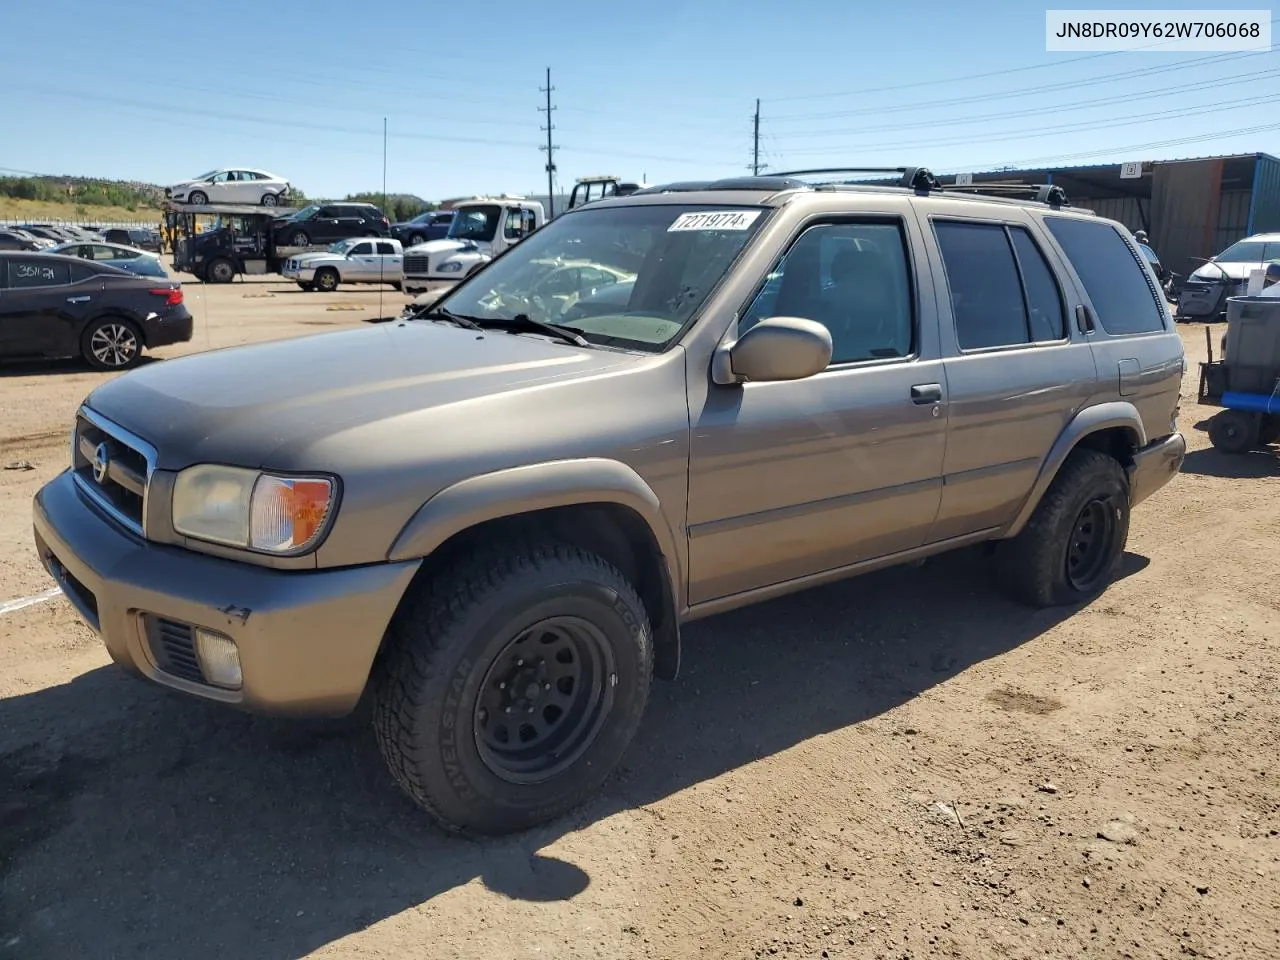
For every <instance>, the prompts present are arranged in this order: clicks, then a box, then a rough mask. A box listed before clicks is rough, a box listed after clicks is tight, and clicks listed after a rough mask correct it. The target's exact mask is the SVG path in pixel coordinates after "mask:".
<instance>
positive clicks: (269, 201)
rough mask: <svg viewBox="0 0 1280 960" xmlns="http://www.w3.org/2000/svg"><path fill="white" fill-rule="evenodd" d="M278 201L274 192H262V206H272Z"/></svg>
mask: <svg viewBox="0 0 1280 960" xmlns="http://www.w3.org/2000/svg"><path fill="white" fill-rule="evenodd" d="M278 202H279V201H278V200H277V199H276V195H275V194H274V193H264V194H263V195H262V205H263V206H264V207H274V206H275V205H276V204H277V203H278Z"/></svg>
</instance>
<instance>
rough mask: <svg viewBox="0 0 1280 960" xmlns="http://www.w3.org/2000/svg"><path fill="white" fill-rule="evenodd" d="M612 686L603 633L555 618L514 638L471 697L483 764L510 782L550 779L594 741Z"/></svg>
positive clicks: (582, 623)
mask: <svg viewBox="0 0 1280 960" xmlns="http://www.w3.org/2000/svg"><path fill="white" fill-rule="evenodd" d="M616 681H617V675H616V672H615V667H614V661H613V653H612V650H611V648H610V646H609V643H608V641H607V640H606V639H605V637H604V634H603V633H601V632H600V630H599V629H598V628H597V627H595V626H594V625H593V624H591V623H588V622H587V621H585V620H582V619H580V618H578V617H553V618H550V619H547V620H543V621H541V622H539V623H537V624H534V625H533V626H532V627H530V628H529V629H527V630H525V631H523V632H522V633H520V634H519V635H518V636H516V637H515V638H514V639H513V640H512V641H511V642H510V643H508V644H507V645H506V647H504V648H503V650H502V652H501V653H499V654H498V656H497V657H496V658H495V659H494V661H493V664H492V665H491V666H490V667H489V670H488V672H487V673H486V674H485V678H484V681H483V683H482V684H481V686H480V693H479V696H478V697H477V698H476V706H475V714H474V721H473V725H474V729H475V741H476V748H477V749H478V751H479V753H480V759H481V760H482V761H483V762H484V764H485V766H487V767H488V768H489V769H490V770H491V771H492V772H493V773H494V774H496V775H497V776H498V777H501V778H502V779H503V780H506V781H508V782H510V783H535V782H539V781H543V780H549V779H551V778H552V777H555V776H556V775H558V774H560V773H562V772H563V771H565V770H567V769H568V768H569V767H571V766H572V765H573V764H574V763H576V762H577V761H578V760H579V759H580V758H581V757H582V755H583V753H585V752H586V750H587V748H588V747H590V746H591V744H592V743H593V742H594V741H595V738H596V736H597V735H598V734H599V732H600V728H601V726H602V725H603V723H604V720H605V717H606V716H607V715H608V713H609V709H610V708H611V707H612V705H613V686H614V684H615V683H616Z"/></svg>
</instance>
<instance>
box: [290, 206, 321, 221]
mask: <svg viewBox="0 0 1280 960" xmlns="http://www.w3.org/2000/svg"><path fill="white" fill-rule="evenodd" d="M319 209H320V208H319V207H318V206H316V205H315V204H314V203H313V204H311V206H309V207H303V208H302V209H301V210H299V211H298V212H297V213H295V214H294V215H293V216H291V217H290V218H289V219H290V220H306V219H307V218H308V217H312V216H314V215H315V212H316V211H317V210H319Z"/></svg>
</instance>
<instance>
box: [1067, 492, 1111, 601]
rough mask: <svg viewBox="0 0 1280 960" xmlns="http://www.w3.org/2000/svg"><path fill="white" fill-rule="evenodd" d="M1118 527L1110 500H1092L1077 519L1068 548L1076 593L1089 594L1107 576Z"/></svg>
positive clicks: (1068, 574)
mask: <svg viewBox="0 0 1280 960" xmlns="http://www.w3.org/2000/svg"><path fill="white" fill-rule="evenodd" d="M1118 526H1119V523H1118V520H1117V510H1116V507H1115V505H1114V504H1113V503H1112V502H1111V498H1110V497H1098V498H1097V499H1094V500H1090V501H1089V502H1088V503H1086V504H1085V505H1084V509H1083V510H1081V511H1080V514H1079V516H1077V517H1076V522H1075V526H1073V527H1072V529H1071V541H1070V542H1069V543H1068V545H1067V581H1068V582H1069V583H1070V584H1071V586H1073V587H1075V589H1076V590H1079V591H1080V592H1082V593H1087V592H1089V591H1090V590H1093V589H1094V588H1095V587H1096V586H1097V585H1098V582H1099V581H1100V580H1101V579H1102V578H1103V577H1104V576H1105V575H1106V572H1107V569H1108V567H1109V566H1110V562H1111V559H1112V552H1113V550H1114V548H1115V539H1116V530H1117V528H1118Z"/></svg>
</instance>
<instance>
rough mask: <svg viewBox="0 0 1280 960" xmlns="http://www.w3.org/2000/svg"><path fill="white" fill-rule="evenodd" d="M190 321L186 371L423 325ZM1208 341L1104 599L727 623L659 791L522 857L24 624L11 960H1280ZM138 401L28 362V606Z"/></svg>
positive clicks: (350, 296)
mask: <svg viewBox="0 0 1280 960" xmlns="http://www.w3.org/2000/svg"><path fill="white" fill-rule="evenodd" d="M187 297H188V302H189V303H190V304H191V308H192V312H193V313H194V314H195V316H196V320H197V326H196V337H195V340H194V341H193V342H192V343H191V344H189V345H187V346H186V347H183V348H171V349H167V350H162V351H160V352H159V356H160V357H172V356H176V355H179V354H181V353H184V352H190V351H194V350H204V349H209V348H214V347H222V346H227V345H231V344H235V343H243V342H249V341H256V340H268V339H277V338H282V337H295V336H305V335H311V334H317V333H322V332H324V331H325V330H326V329H330V328H337V327H350V326H358V325H360V324H361V323H362V322H365V321H368V320H371V319H374V318H376V317H378V316H379V315H382V316H392V315H394V314H395V313H397V312H398V311H399V309H400V308H401V306H402V304H403V303H404V302H405V298H404V296H403V295H401V294H397V293H395V292H394V291H392V290H391V289H390V288H386V289H385V290H384V291H383V293H382V298H383V303H382V307H381V309H379V303H378V301H379V293H378V290H377V288H370V289H367V290H359V291H351V290H347V289H344V290H341V291H339V292H337V293H335V294H332V295H322V294H304V293H302V292H301V291H298V290H297V288H296V287H291V286H288V285H284V284H279V283H264V282H254V283H243V284H234V285H231V286H226V287H203V288H202V287H201V286H200V285H199V284H196V283H189V284H188V285H187ZM1220 333H1221V331H1220V329H1215V330H1214V334H1213V336H1214V340H1215V342H1216V340H1217V339H1218V337H1219V335H1220ZM1183 336H1184V339H1185V341H1186V343H1187V347H1188V353H1189V355H1190V359H1191V360H1192V361H1193V362H1192V364H1191V368H1192V369H1191V372H1190V373H1189V374H1188V376H1187V380H1186V383H1185V384H1184V386H1183V408H1182V418H1181V421H1182V427H1183V430H1184V431H1185V432H1186V433H1187V435H1188V437H1189V442H1190V445H1191V450H1192V452H1191V453H1190V454H1189V456H1188V458H1187V462H1186V466H1185V468H1184V471H1183V474H1182V475H1181V476H1180V477H1179V478H1177V479H1176V480H1175V481H1174V482H1173V483H1171V484H1170V485H1169V486H1168V487H1166V488H1165V489H1164V490H1163V491H1161V492H1160V493H1159V494H1157V495H1156V496H1155V497H1154V498H1152V499H1151V500H1150V501H1148V502H1147V503H1145V504H1144V505H1142V507H1141V508H1140V509H1139V510H1138V511H1137V512H1136V513H1135V515H1134V521H1133V529H1132V533H1131V537H1130V541H1129V554H1128V556H1127V557H1126V558H1125V565H1124V571H1123V576H1122V578H1121V579H1120V580H1119V581H1118V582H1117V583H1116V584H1115V585H1114V586H1113V587H1112V588H1111V589H1110V590H1108V592H1107V593H1106V594H1105V595H1104V596H1103V597H1102V598H1101V599H1100V600H1098V601H1097V602H1096V603H1094V604H1092V605H1091V606H1089V607H1088V608H1086V609H1082V610H1075V611H1072V610H1063V611H1056V612H1035V611H1028V610H1027V609H1024V608H1022V607H1019V606H1016V605H1014V604H1012V603H1009V602H1007V601H1006V600H1004V599H1003V598H1002V596H1001V595H1000V593H999V592H998V591H997V590H996V589H994V587H993V584H992V583H991V581H990V573H989V570H988V568H987V566H986V564H984V563H982V562H981V561H979V560H977V559H976V555H975V554H972V553H967V554H960V555H954V556H949V557H944V558H941V559H939V560H936V561H932V562H930V563H928V564H927V565H925V566H924V567H923V568H919V569H906V570H893V571H886V572H882V573H878V574H873V575H870V576H867V577H865V578H862V579H860V580H855V581H852V582H849V583H845V584H840V585H835V586H832V587H827V588H823V589H820V590H816V591H812V592H809V593H805V594H801V595H798V596H793V597H790V598H786V599H783V600H779V601H775V602H773V603H770V604H767V605H765V606H763V607H760V608H756V609H754V610H749V611H743V612H740V613H736V614H730V615H727V616H724V617H719V618H716V619H713V620H709V621H704V622H700V623H698V624H696V625H694V626H693V627H691V628H690V629H689V631H688V633H687V645H686V666H685V669H684V672H683V674H682V677H681V679H680V680H679V681H678V682H676V683H673V684H659V685H658V686H657V687H656V688H655V695H654V698H653V701H652V704H651V707H650V711H649V714H648V717H647V720H646V722H645V724H644V726H643V728H642V731H641V734H640V736H639V738H638V740H637V742H636V744H635V746H634V748H633V749H632V751H631V753H630V754H629V756H628V758H627V760H626V762H625V769H624V770H622V771H621V772H620V774H619V775H618V776H617V777H616V778H615V779H614V780H613V781H612V782H611V784H610V785H609V786H608V787H607V788H606V789H605V791H604V792H603V793H602V794H601V795H600V796H599V797H598V798H597V799H596V800H595V801H593V802H592V803H591V804H590V805H588V806H587V807H586V808H584V809H583V810H581V811H579V812H578V813H577V814H575V815H573V816H572V817H570V818H569V819H568V820H566V821H563V822H560V823H557V824H555V825H554V826H552V827H548V828H545V829H542V830H539V831H536V832H533V833H531V834H528V835H523V836H520V837H515V838H510V839H505V840H501V841H492V842H485V843H472V842H466V841H461V840H456V839H452V838H447V837H445V836H443V835H441V834H439V833H437V832H436V831H435V830H434V829H433V828H432V827H430V826H429V825H428V824H427V822H426V820H425V819H424V818H423V817H421V816H419V815H418V814H417V813H416V812H415V811H414V810H413V809H412V808H411V807H410V805H409V804H408V802H407V801H406V800H404V799H402V798H401V796H400V794H399V793H398V792H397V790H396V789H395V788H394V786H393V785H392V784H391V782H390V779H389V777H388V776H387V775H386V774H385V773H384V771H383V769H382V767H381V764H380V761H379V759H378V757H377V755H376V751H375V749H374V747H373V743H372V738H371V735H370V734H369V732H368V731H367V730H366V729H364V728H363V727H362V726H361V725H360V724H359V723H357V722H355V721H343V722H333V723H317V722H306V723H300V722H291V721H274V720H269V719H262V718H253V717H248V716H243V715H240V714H237V713H234V712H229V711H226V710H222V709H217V708H215V707H213V706H209V705H206V704H204V703H200V702H195V701H191V700H188V699H185V698H182V697H180V696H177V695H174V694H170V693H167V692H166V691H164V690H162V689H159V688H156V687H153V686H150V685H147V684H145V683H143V682H140V681H136V680H132V679H129V678H127V677H125V676H124V675H122V674H121V673H120V672H118V671H116V670H115V669H114V668H112V667H110V666H109V663H108V659H107V657H106V655H105V653H104V652H103V650H102V648H101V646H100V644H99V643H98V641H97V640H96V638H95V637H94V636H93V635H92V634H91V633H90V631H89V630H88V629H87V628H86V627H85V626H83V625H82V624H81V623H80V622H79V621H78V619H77V618H76V617H75V615H74V614H73V613H72V611H71V609H70V607H69V606H68V605H67V604H66V603H65V602H64V601H63V600H61V599H60V598H58V599H54V600H51V601H49V602H44V603H37V604H33V605H31V606H28V607H25V608H23V609H20V610H17V611H14V612H10V613H7V614H0V958H4V960H10V958H24V960H25V958H67V957H93V958H115V957H119V958H126V957H127V958H140V957H147V958H151V957H157V958H173V957H183V958H186V960H205V958H209V960H213V958H226V957H237V958H240V957H243V958H261V960H289V958H295V957H302V956H324V957H410V956H412V957H431V958H433V960H436V958H445V957H466V958H485V960H492V958H498V957H502V958H533V957H539V958H547V957H555V958H565V957H609V958H630V957H653V958H666V957H671V958H674V957H695V956H696V957H724V958H754V957H769V956H775V955H776V956H791V957H805V958H809V957H813V958H817V957H832V958H836V957H850V958H886V960H888V958H894V960H897V958H925V957H962V958H986V957H1001V958H1006V957H1007V958H1022V957H1027V958H1030V957H1061V958H1079V957H1133V958H1159V957H1169V958H1171V957H1187V956H1197V957H1213V958H1220V960H1225V958H1250V960H1260V958H1266V957H1276V956H1280V835H1278V834H1280V782H1277V781H1280V764H1277V755H1278V753H1280V695H1278V693H1277V689H1278V681H1280V657H1278V656H1277V651H1278V650H1280V600H1278V599H1277V594H1276V591H1275V590H1274V588H1273V584H1274V582H1275V576H1276V571H1277V555H1278V554H1277V546H1276V544H1277V542H1278V539H1280V509H1277V496H1276V492H1277V478H1278V477H1280V463H1278V462H1277V459H1276V456H1275V455H1274V453H1258V454H1254V455H1250V456H1245V457H1237V458H1228V457H1224V456H1221V455H1219V454H1217V453H1215V452H1214V451H1212V450H1211V449H1208V440H1207V437H1206V435H1205V432H1204V428H1203V427H1204V421H1205V420H1206V419H1207V417H1208V416H1209V415H1210V414H1211V412H1212V411H1211V410H1207V409H1205V408H1201V407H1198V406H1196V404H1195V401H1194V397H1195V384H1196V376H1197V368H1196V365H1195V361H1197V360H1200V359H1203V355H1204V332H1203V327H1200V326H1198V325H1196V326H1187V327H1186V328H1184V329H1183ZM158 362H163V360H161V361H158ZM101 380H102V376H101V375H98V374H93V373H88V372H85V371H84V369H83V368H81V367H80V366H78V365H76V364H71V363H61V364H41V365H35V364H25V365H21V366H13V365H9V366H4V367H0V428H2V429H0V466H3V467H4V468H5V469H4V470H3V472H0V605H3V604H4V602H5V601H8V600H12V599H15V598H19V597H26V596H29V595H33V594H39V593H42V592H44V591H46V590H48V589H49V587H50V586H51V581H50V580H49V579H48V577H47V576H46V575H45V573H44V571H43V570H42V569H41V568H40V567H39V565H38V563H37V561H36V558H35V553H34V550H33V548H32V545H31V534H30V503H31V497H32V495H33V494H34V493H35V491H36V489H37V488H38V487H39V486H40V485H41V484H42V483H44V482H45V481H46V480H47V479H49V478H50V477H51V476H53V475H54V474H55V473H56V472H57V471H59V470H60V469H62V467H63V465H64V464H65V462H66V458H67V442H68V429H69V425H70V423H71V417H72V414H73V412H74V410H75V407H76V405H77V404H78V402H79V401H80V400H81V398H82V397H83V396H84V395H85V393H87V392H88V391H89V390H90V389H91V388H92V387H93V386H94V385H95V384H97V383H98V382H100V381H101ZM24 464H29V465H30V468H27V467H25V466H24Z"/></svg>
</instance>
